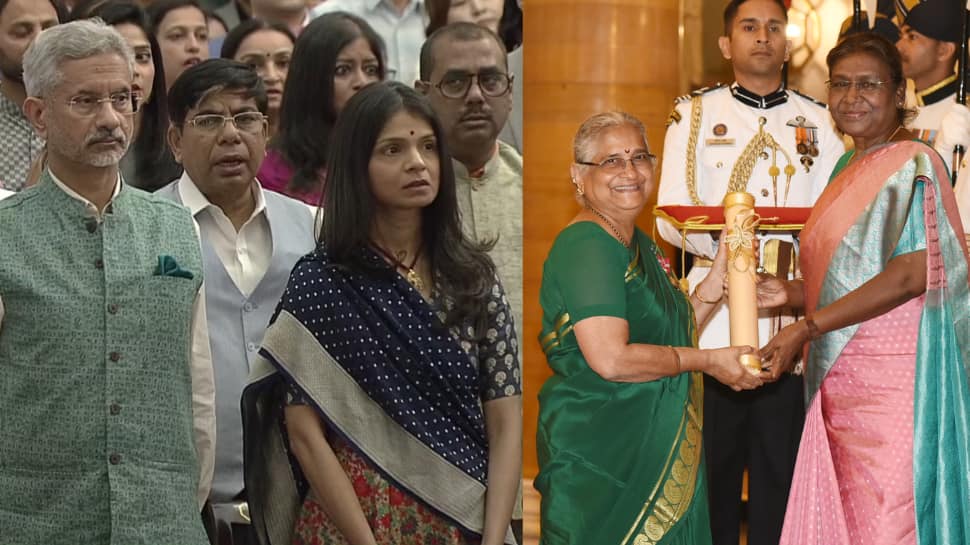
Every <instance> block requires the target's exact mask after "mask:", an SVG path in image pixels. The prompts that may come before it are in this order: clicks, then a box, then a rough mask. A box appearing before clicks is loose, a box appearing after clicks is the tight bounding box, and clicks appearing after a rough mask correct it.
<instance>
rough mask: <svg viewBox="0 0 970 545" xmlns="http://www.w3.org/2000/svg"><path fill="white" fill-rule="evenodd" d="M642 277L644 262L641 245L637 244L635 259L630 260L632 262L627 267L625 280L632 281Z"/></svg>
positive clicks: (634, 253)
mask: <svg viewBox="0 0 970 545" xmlns="http://www.w3.org/2000/svg"><path fill="white" fill-rule="evenodd" d="M641 277H643V263H641V262H640V245H639V244H637V245H636V246H634V251H633V259H632V260H630V264H629V265H627V267H626V273H624V274H623V281H624V282H625V283H630V282H632V281H633V280H634V279H636V278H641Z"/></svg>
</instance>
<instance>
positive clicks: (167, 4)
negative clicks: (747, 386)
mask: <svg viewBox="0 0 970 545" xmlns="http://www.w3.org/2000/svg"><path fill="white" fill-rule="evenodd" d="M179 8H195V9H197V10H199V13H201V14H202V16H203V17H205V19H206V22H208V21H209V16H208V14H207V13H206V11H205V9H204V8H203V7H202V5H201V4H199V2H198V0H155V1H154V2H152V4H151V5H150V6H148V8H147V11H148V21H149V23H151V26H152V32H153V33H156V34H157V33H158V27H159V25H161V24H162V20H164V19H165V16H166V15H168V12H170V11H173V10H176V9H179Z"/></svg>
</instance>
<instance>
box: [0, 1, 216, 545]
mask: <svg viewBox="0 0 970 545" xmlns="http://www.w3.org/2000/svg"><path fill="white" fill-rule="evenodd" d="M133 66H134V54H133V53H132V51H131V48H130V47H129V46H128V43H127V41H126V40H125V39H124V38H123V37H122V36H121V35H120V34H119V33H118V32H117V31H116V30H114V29H113V28H112V27H109V26H106V25H104V23H103V22H101V21H97V22H94V21H90V20H85V21H77V22H73V23H69V24H65V25H61V26H56V27H53V28H50V29H47V30H45V31H43V32H41V33H40V35H39V36H38V37H37V39H36V41H35V42H34V43H33V44H32V45H31V46H30V48H29V49H28V50H27V52H26V54H25V55H24V83H25V85H26V90H27V95H28V96H27V99H26V101H25V102H24V113H25V114H26V116H27V119H28V120H29V121H30V123H31V125H32V126H33V128H34V130H35V131H36V132H37V135H38V136H39V137H41V138H43V139H45V140H46V141H47V148H48V163H47V167H46V169H45V170H44V172H43V174H42V175H41V178H40V181H39V183H38V184H37V185H35V186H33V187H31V188H28V189H26V190H24V191H22V192H20V193H18V194H17V195H14V196H12V197H9V198H6V199H4V200H3V201H2V202H0V233H3V236H0V491H2V493H0V541H2V542H3V543H4V545H35V544H38V543H43V544H45V545H76V544H78V543H97V544H98V545H158V544H160V543H178V544H179V545H204V544H205V543H207V540H206V535H205V532H204V529H203V527H202V521H201V519H200V517H199V512H200V508H201V505H202V502H203V501H204V499H205V497H206V495H207V494H208V490H209V481H210V479H211V468H212V446H213V443H214V433H215V429H214V427H215V424H214V421H213V414H212V413H213V397H214V391H213V383H212V381H213V377H212V365H211V360H210V356H209V342H208V334H207V330H206V324H205V314H204V313H205V305H204V303H203V298H202V295H201V293H202V272H203V270H202V255H201V252H200V250H199V242H198V239H197V238H196V235H195V230H194V227H193V225H192V218H191V216H189V214H188V212H186V211H185V209H184V208H182V207H180V206H177V205H175V204H174V203H172V202H169V201H164V200H162V199H158V198H156V197H153V196H151V195H149V194H147V193H144V192H142V191H139V190H137V189H133V188H131V187H128V186H126V185H125V184H123V183H122V182H121V177H120V174H119V170H118V162H119V161H120V160H121V157H122V156H123V155H124V154H125V151H126V149H127V148H128V143H129V141H130V139H131V133H132V118H133V115H134V102H133V99H132V93H131V81H132V71H133Z"/></svg>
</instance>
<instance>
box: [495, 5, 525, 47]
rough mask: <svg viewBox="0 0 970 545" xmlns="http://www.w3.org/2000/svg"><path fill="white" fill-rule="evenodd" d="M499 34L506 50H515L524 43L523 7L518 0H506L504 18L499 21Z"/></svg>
mask: <svg viewBox="0 0 970 545" xmlns="http://www.w3.org/2000/svg"><path fill="white" fill-rule="evenodd" d="M498 35H499V37H500V38H502V43H504V44H505V50H506V51H514V50H515V49H516V48H518V47H519V46H520V45H522V8H520V7H519V3H518V2H517V1H516V0H505V7H504V8H503V9H502V18H501V19H500V20H499V22H498Z"/></svg>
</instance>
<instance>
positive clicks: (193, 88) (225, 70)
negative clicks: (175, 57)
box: [168, 59, 267, 128]
mask: <svg viewBox="0 0 970 545" xmlns="http://www.w3.org/2000/svg"><path fill="white" fill-rule="evenodd" d="M218 91H241V92H242V93H243V95H244V96H245V97H246V98H254V99H256V108H257V109H258V110H259V111H260V112H261V113H263V114H265V113H266V110H267V99H266V88H265V87H263V78H261V77H259V74H257V73H256V71H255V70H253V68H252V67H251V66H249V65H248V64H243V63H241V62H238V61H234V60H230V59H208V60H205V61H202V62H200V63H199V64H197V65H195V66H191V67H189V69H188V70H186V71H185V72H182V75H180V76H179V77H178V78H177V79H176V80H175V83H173V84H172V88H171V89H169V90H168V112H169V116H170V117H171V119H172V125H175V126H176V127H179V128H181V127H182V125H184V124H185V118H186V116H188V114H189V110H191V109H192V108H195V107H196V106H198V105H199V103H200V102H202V101H203V100H205V98H206V97H207V96H209V95H210V94H212V93H213V92H218Z"/></svg>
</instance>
